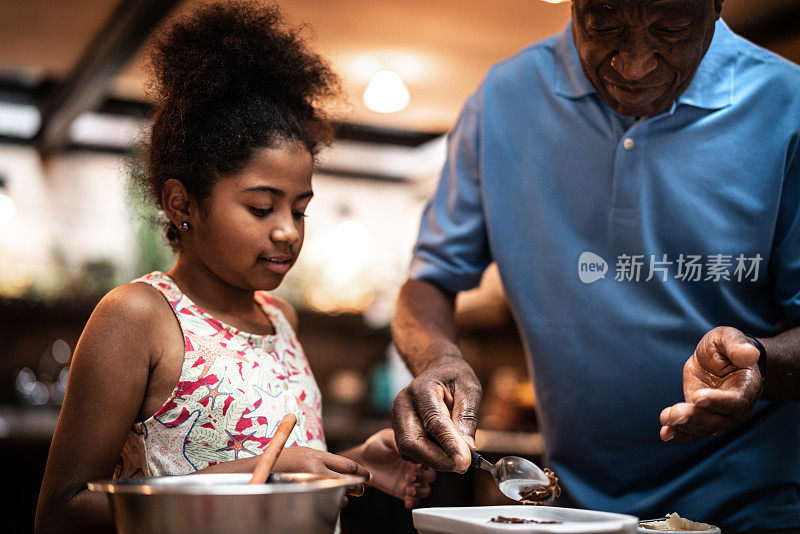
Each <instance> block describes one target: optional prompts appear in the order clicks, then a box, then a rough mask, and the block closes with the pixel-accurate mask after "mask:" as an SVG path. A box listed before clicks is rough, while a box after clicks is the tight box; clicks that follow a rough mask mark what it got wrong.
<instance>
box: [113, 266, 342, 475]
mask: <svg viewBox="0 0 800 534" xmlns="http://www.w3.org/2000/svg"><path fill="white" fill-rule="evenodd" d="M134 282H144V283H146V284H150V285H151V286H153V287H155V288H156V289H158V290H159V291H160V292H161V294H162V295H163V296H164V298H165V299H166V300H167V302H169V304H170V305H171V306H172V309H173V311H174V312H175V316H176V317H177V319H178V322H179V323H180V327H181V329H182V331H183V338H184V344H185V347H186V349H185V355H184V360H183V368H182V371H181V376H180V378H179V379H178V383H177V384H176V386H175V389H174V390H173V391H172V394H171V395H170V396H169V398H168V399H167V400H166V402H165V403H164V404H163V405H162V406H161V408H160V409H159V410H158V411H157V412H156V413H155V414H154V415H153V416H152V417H149V418H148V419H147V420H145V421H142V422H137V423H134V425H133V426H132V427H131V431H130V433H129V434H128V438H127V441H126V442H125V446H124V448H123V450H122V455H121V457H120V460H119V463H118V465H117V469H116V471H115V474H114V477H115V478H128V477H137V476H147V477H150V476H162V475H179V474H187V473H191V472H193V471H197V470H199V469H203V468H205V467H208V466H210V465H214V464H216V463H219V462H225V461H228V460H235V459H238V458H246V457H249V456H255V455H258V454H260V453H261V452H262V450H263V449H264V447H265V446H266V445H267V443H269V441H270V439H271V436H272V435H273V434H274V433H275V429H276V428H277V426H278V423H280V421H281V418H282V417H283V416H284V415H285V414H287V413H289V412H292V413H294V414H295V415H296V416H297V426H295V428H294V431H293V432H292V434H291V435H290V436H289V439H288V440H287V441H286V446H287V447H291V446H304V447H311V448H315V449H320V450H326V445H325V437H324V435H323V431H322V409H321V407H322V399H321V394H320V391H319V387H318V386H317V383H316V381H315V380H314V375H313V374H312V373H311V368H310V367H309V365H308V360H307V359H306V357H305V354H304V353H303V349H302V347H301V346H300V344H299V343H298V341H297V336H296V335H295V332H294V330H293V329H292V327H291V325H290V324H289V322H288V321H287V320H286V317H285V316H284V315H283V313H282V312H281V311H280V309H279V308H278V307H277V305H276V304H275V303H274V301H273V300H272V299H271V298H270V297H269V296H268V295H267V294H266V293H264V292H256V293H255V296H254V298H255V300H256V302H257V303H258V304H259V305H260V306H261V308H262V309H263V310H264V313H265V314H266V315H267V317H269V319H270V321H271V322H272V325H273V326H274V328H275V334H274V335H266V336H261V335H255V334H248V333H246V332H242V331H240V330H237V329H236V328H234V327H232V326H230V325H227V324H225V323H223V322H221V321H219V320H218V319H215V318H214V317H212V316H211V315H209V314H208V313H206V312H205V311H203V310H202V309H201V308H199V307H198V306H197V305H196V304H195V303H194V302H192V301H191V300H190V299H189V298H188V297H187V296H186V295H184V294H183V293H182V292H181V290H180V288H178V286H177V285H176V284H175V282H173V281H172V280H171V279H170V278H169V277H167V275H165V274H164V273H161V272H157V271H156V272H153V273H150V274H148V275H146V276H143V277H141V278H139V279H137V280H134Z"/></svg>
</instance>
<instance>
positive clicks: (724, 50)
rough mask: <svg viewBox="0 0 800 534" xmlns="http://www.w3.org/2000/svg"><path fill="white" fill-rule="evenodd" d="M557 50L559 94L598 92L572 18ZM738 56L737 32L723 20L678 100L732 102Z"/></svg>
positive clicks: (711, 104) (706, 104)
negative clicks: (583, 64)
mask: <svg viewBox="0 0 800 534" xmlns="http://www.w3.org/2000/svg"><path fill="white" fill-rule="evenodd" d="M554 52H555V63H556V69H555V92H556V94H558V95H561V96H563V97H565V98H582V97H584V96H587V95H590V94H593V93H597V91H595V89H594V87H592V84H591V83H590V82H589V80H588V79H587V78H586V75H585V74H584V73H583V69H582V68H581V64H580V59H579V57H578V51H577V49H576V48H575V43H574V41H573V40H572V22H571V21H570V22H569V23H567V27H566V28H565V29H564V31H563V32H561V34H560V35H559V36H558V38H557V39H556V44H555V51H554ZM736 56H737V51H736V39H735V35H734V33H733V32H732V31H731V30H730V28H728V26H727V24H725V22H723V21H722V19H720V20H718V21H717V23H716V26H715V28H714V38H713V39H712V40H711V45H709V47H708V51H707V52H706V55H705V56H704V57H703V60H702V61H701V62H700V66H699V67H698V68H697V72H696V73H695V75H694V78H693V79H692V83H690V84H689V87H687V88H686V90H684V92H683V93H682V94H681V95H680V96H679V97H678V101H677V103H679V104H688V105H691V106H695V107H700V108H706V109H721V108H724V107H726V106H729V105H731V104H732V103H733V96H734V84H733V82H734V72H735V67H736Z"/></svg>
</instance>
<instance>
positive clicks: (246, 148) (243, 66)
mask: <svg viewBox="0 0 800 534" xmlns="http://www.w3.org/2000/svg"><path fill="white" fill-rule="evenodd" d="M301 30H302V28H300V29H296V28H290V27H289V26H288V25H287V24H286V23H285V22H284V20H283V18H282V16H281V13H280V10H279V9H278V6H277V5H263V4H259V3H258V2H255V1H237V2H225V3H217V4H210V5H206V6H204V7H202V8H200V9H198V10H197V11H195V12H194V13H192V14H191V15H189V16H188V17H186V18H184V19H182V20H180V21H178V22H177V23H175V24H174V25H173V26H172V27H171V28H170V29H169V30H168V31H167V32H166V33H165V34H164V35H163V36H161V38H160V39H158V40H157V41H156V43H155V45H154V48H153V51H152V53H151V56H150V68H151V71H152V74H153V81H154V83H153V86H152V87H153V89H155V91H154V96H155V106H156V107H155V114H154V120H153V124H152V130H151V132H150V136H149V139H148V140H147V142H146V143H145V145H146V146H145V172H144V173H143V174H142V175H141V177H140V178H138V179H139V180H140V181H143V182H144V183H140V184H139V185H140V186H143V187H144V189H145V190H146V193H147V196H148V197H149V198H150V200H151V201H152V202H155V205H156V206H157V207H159V208H160V207H161V190H162V188H163V186H164V183H165V182H166V181H167V180H168V179H170V178H174V179H177V180H179V181H180V182H181V183H183V185H184V187H186V190H187V191H188V193H189V194H190V195H191V196H192V198H193V199H194V200H196V201H197V202H198V203H200V204H201V205H202V204H203V201H204V200H206V199H207V198H208V196H209V195H210V194H211V190H212V187H213V185H214V183H215V181H216V180H217V179H219V178H220V177H223V176H225V175H229V174H232V173H235V172H237V171H239V170H241V169H242V168H243V167H244V166H245V165H246V164H247V162H248V161H249V160H250V158H251V157H252V155H253V153H254V152H255V151H256V150H259V149H261V148H267V147H273V146H277V145H280V144H282V143H286V142H291V143H299V144H300V145H301V146H304V147H305V148H306V149H307V150H308V151H309V152H310V153H311V154H312V155H314V154H316V153H317V151H318V149H319V147H320V145H321V144H322V143H324V142H327V141H328V140H329V139H330V136H331V133H332V129H331V122H330V120H329V118H328V117H327V115H326V114H325V112H324V111H323V110H322V109H321V105H322V104H324V102H325V101H326V100H328V99H330V98H332V97H334V96H336V95H337V94H338V92H339V80H338V78H337V76H336V75H335V74H334V73H333V71H332V70H331V69H330V67H329V66H328V64H327V63H326V62H325V61H324V60H323V59H322V58H321V57H320V56H319V55H317V54H315V53H313V52H311V51H310V50H308V49H307V47H306V44H305V41H304V39H303V38H302V37H301V36H300V32H301ZM165 230H166V237H167V241H168V242H169V244H170V245H171V246H172V248H173V249H174V250H179V248H180V235H179V232H178V230H177V228H175V226H174V225H172V224H170V223H169V222H168V221H167V222H166V223H165Z"/></svg>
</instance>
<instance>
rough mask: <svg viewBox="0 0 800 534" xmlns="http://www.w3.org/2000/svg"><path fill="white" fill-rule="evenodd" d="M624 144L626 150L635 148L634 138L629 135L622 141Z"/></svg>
mask: <svg viewBox="0 0 800 534" xmlns="http://www.w3.org/2000/svg"><path fill="white" fill-rule="evenodd" d="M622 146H623V147H624V148H625V150H631V149H632V148H633V139H631V138H630V137H628V138H627V139H625V140H624V141H623V142H622Z"/></svg>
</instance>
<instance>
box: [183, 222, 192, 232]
mask: <svg viewBox="0 0 800 534" xmlns="http://www.w3.org/2000/svg"><path fill="white" fill-rule="evenodd" d="M190 228H191V226H190V225H189V223H188V222H186V221H183V222H182V223H181V225H180V230H181V232H188V231H189V229H190Z"/></svg>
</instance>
